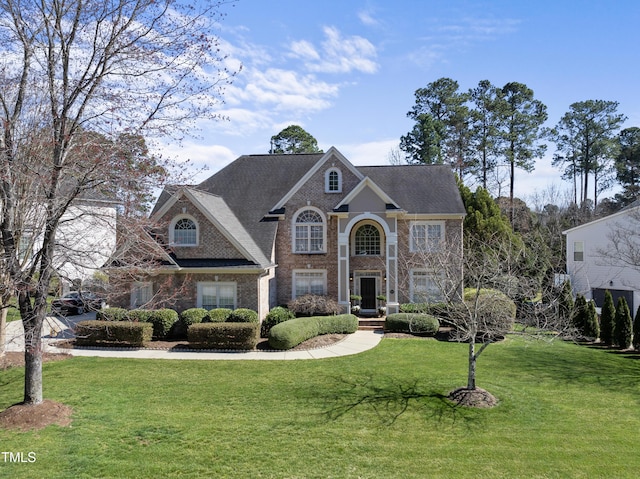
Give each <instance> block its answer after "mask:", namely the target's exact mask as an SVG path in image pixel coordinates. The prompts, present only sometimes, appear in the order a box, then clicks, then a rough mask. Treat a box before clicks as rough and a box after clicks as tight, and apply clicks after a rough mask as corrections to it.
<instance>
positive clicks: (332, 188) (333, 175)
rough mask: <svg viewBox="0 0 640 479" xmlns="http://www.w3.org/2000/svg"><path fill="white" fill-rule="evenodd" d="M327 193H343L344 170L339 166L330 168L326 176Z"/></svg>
mask: <svg viewBox="0 0 640 479" xmlns="http://www.w3.org/2000/svg"><path fill="white" fill-rule="evenodd" d="M324 191H325V193H342V172H341V171H340V170H339V169H338V168H330V169H329V170H327V172H326V173H325V176H324Z"/></svg>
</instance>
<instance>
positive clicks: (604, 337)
mask: <svg viewBox="0 0 640 479" xmlns="http://www.w3.org/2000/svg"><path fill="white" fill-rule="evenodd" d="M615 315H616V307H615V305H614V304H613V296H611V291H609V290H606V291H605V292H604V304H603V305H602V312H601V314H600V340H601V341H602V342H603V343H604V344H609V345H610V344H612V343H613V327H614V320H615Z"/></svg>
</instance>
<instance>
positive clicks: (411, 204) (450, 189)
mask: <svg viewBox="0 0 640 479" xmlns="http://www.w3.org/2000/svg"><path fill="white" fill-rule="evenodd" d="M356 168H357V169H358V171H360V173H362V174H363V175H364V176H368V177H369V178H371V179H372V180H373V182H374V183H375V184H376V185H378V186H379V187H380V188H382V189H383V190H384V192H385V193H387V194H388V195H389V196H390V197H391V198H392V199H393V200H394V201H395V202H396V203H397V204H398V206H400V208H402V209H403V210H405V211H407V212H408V213H410V214H416V213H422V214H455V215H457V214H460V215H464V214H465V208H464V204H463V203H462V198H461V197H460V192H459V190H458V187H457V184H456V178H455V175H454V174H453V172H452V171H451V168H450V167H449V166H447V165H401V166H392V165H389V166H358V167H356Z"/></svg>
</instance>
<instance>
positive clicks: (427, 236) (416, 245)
mask: <svg viewBox="0 0 640 479" xmlns="http://www.w3.org/2000/svg"><path fill="white" fill-rule="evenodd" d="M410 234H411V245H410V248H411V251H412V252H414V253H417V252H434V251H439V250H440V247H441V244H442V242H443V241H444V221H415V222H413V223H411V227H410Z"/></svg>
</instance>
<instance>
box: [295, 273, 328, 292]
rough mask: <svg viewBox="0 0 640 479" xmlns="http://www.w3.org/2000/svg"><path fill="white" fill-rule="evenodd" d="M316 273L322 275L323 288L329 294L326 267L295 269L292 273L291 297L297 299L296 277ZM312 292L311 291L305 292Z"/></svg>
mask: <svg viewBox="0 0 640 479" xmlns="http://www.w3.org/2000/svg"><path fill="white" fill-rule="evenodd" d="M308 273H316V274H321V275H322V289H323V292H324V294H325V295H326V294H327V270H326V269H294V270H293V272H292V274H291V299H296V298H297V295H296V289H297V288H296V279H297V276H298V275H299V274H300V275H302V274H308ZM305 294H311V293H305Z"/></svg>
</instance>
